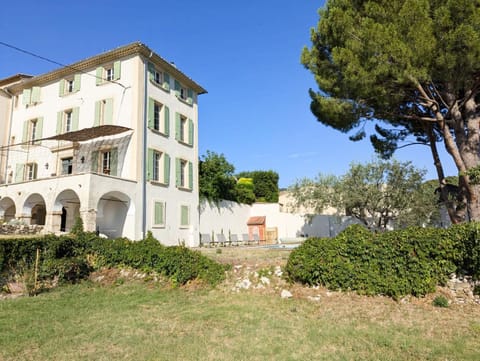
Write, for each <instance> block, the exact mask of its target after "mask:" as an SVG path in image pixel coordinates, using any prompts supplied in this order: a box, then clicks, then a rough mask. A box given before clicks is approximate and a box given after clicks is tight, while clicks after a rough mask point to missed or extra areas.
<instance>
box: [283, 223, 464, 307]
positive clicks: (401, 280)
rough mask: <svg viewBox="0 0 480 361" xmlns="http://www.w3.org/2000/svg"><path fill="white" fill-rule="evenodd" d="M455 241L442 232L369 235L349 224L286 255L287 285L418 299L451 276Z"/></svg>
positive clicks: (420, 230) (457, 258) (416, 230)
mask: <svg viewBox="0 0 480 361" xmlns="http://www.w3.org/2000/svg"><path fill="white" fill-rule="evenodd" d="M457 241H458V239H453V238H452V237H450V233H449V232H448V231H445V230H443V229H434V228H418V227H412V228H408V229H405V230H401V231H391V232H385V233H372V232H370V231H368V230H366V229H365V228H364V227H361V226H359V225H353V226H350V227H348V228H347V229H345V230H344V231H343V232H341V233H340V234H339V235H338V236H337V237H335V238H333V239H330V238H320V239H319V238H311V239H308V240H307V241H305V243H304V244H303V245H301V246H300V247H298V248H297V249H295V250H294V251H292V253H291V255H290V257H289V259H288V262H287V265H286V268H285V270H286V273H287V275H288V277H289V279H290V280H292V281H298V282H302V283H306V284H309V285H322V286H325V287H327V288H329V289H334V290H336V289H341V290H355V291H357V292H359V293H361V294H367V295H376V294H383V295H387V296H391V297H393V298H398V297H401V296H403V295H414V296H421V295H425V294H426V293H429V292H432V291H434V289H435V286H436V285H438V284H444V283H445V282H446V281H447V279H448V276H449V275H450V274H451V273H452V272H455V270H456V264H458V263H459V262H461V259H462V254H461V252H459V251H458V250H457V248H458V243H457Z"/></svg>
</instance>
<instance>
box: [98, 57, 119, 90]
mask: <svg viewBox="0 0 480 361" xmlns="http://www.w3.org/2000/svg"><path fill="white" fill-rule="evenodd" d="M120 70H121V63H120V61H116V62H114V63H113V64H107V65H104V66H100V67H98V68H97V70H96V74H95V75H96V77H97V81H96V83H97V85H100V84H105V83H108V82H111V81H115V80H118V79H120Z"/></svg>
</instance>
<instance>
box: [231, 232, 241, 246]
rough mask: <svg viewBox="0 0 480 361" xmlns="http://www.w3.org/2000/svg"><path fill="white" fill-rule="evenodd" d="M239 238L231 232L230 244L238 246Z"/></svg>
mask: <svg viewBox="0 0 480 361" xmlns="http://www.w3.org/2000/svg"><path fill="white" fill-rule="evenodd" d="M240 242H241V241H240V240H239V239H238V236H237V235H236V234H231V235H230V244H232V245H233V246H235V245H236V246H238V245H239V244H240Z"/></svg>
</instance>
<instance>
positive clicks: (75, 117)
mask: <svg viewBox="0 0 480 361" xmlns="http://www.w3.org/2000/svg"><path fill="white" fill-rule="evenodd" d="M79 113H80V108H79V107H75V108H73V109H72V130H78V118H79Z"/></svg>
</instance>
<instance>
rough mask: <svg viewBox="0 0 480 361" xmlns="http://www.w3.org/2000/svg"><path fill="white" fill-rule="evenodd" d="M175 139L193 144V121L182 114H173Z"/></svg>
mask: <svg viewBox="0 0 480 361" xmlns="http://www.w3.org/2000/svg"><path fill="white" fill-rule="evenodd" d="M175 122H176V124H175V139H176V140H178V141H179V142H182V143H184V144H188V145H191V146H192V145H193V121H192V120H191V119H187V117H185V116H184V115H181V114H179V113H176V114H175Z"/></svg>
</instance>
